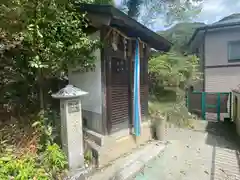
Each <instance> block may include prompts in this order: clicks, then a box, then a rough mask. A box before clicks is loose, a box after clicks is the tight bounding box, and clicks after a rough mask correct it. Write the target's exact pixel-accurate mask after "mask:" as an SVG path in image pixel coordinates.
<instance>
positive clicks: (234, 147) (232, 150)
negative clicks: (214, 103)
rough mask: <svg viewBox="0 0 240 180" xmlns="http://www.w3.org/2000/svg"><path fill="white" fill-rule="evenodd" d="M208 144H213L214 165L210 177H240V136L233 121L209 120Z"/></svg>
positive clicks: (207, 129) (230, 179) (212, 178)
mask: <svg viewBox="0 0 240 180" xmlns="http://www.w3.org/2000/svg"><path fill="white" fill-rule="evenodd" d="M206 131H207V132H208V135H207V139H206V144H208V145H211V146H212V147H213V149H212V167H211V175H210V177H211V178H210V179H211V180H214V179H218V178H221V179H223V178H224V179H226V180H232V179H233V180H235V179H239V178H240V177H239V173H240V157H239V156H240V155H239V147H240V146H239V140H240V138H239V136H238V135H237V133H236V127H235V124H234V123H231V122H208V125H207V127H206Z"/></svg>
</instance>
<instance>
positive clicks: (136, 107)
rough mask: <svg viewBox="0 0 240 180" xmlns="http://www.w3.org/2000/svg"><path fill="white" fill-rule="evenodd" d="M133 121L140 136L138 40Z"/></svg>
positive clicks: (137, 45) (137, 46)
mask: <svg viewBox="0 0 240 180" xmlns="http://www.w3.org/2000/svg"><path fill="white" fill-rule="evenodd" d="M133 102H134V103H133V105H134V110H133V119H134V133H135V136H140V129H141V105H140V53H139V41H138V40H136V48H135V63H134V94H133Z"/></svg>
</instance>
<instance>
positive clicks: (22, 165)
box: [0, 114, 67, 180]
mask: <svg viewBox="0 0 240 180" xmlns="http://www.w3.org/2000/svg"><path fill="white" fill-rule="evenodd" d="M48 122H49V119H47V118H46V115H45V116H43V114H40V115H39V116H38V121H36V122H35V123H33V126H34V128H36V132H35V133H34V134H35V135H36V134H37V135H38V137H39V139H38V144H37V148H39V151H34V150H33V151H31V145H30V146H29V147H25V149H18V147H17V146H16V145H12V146H10V145H7V144H4V142H1V144H4V146H5V149H2V151H1V152H0V157H1V158H0V179H3V180H4V179H6V180H7V179H11V178H14V179H17V180H25V179H39V180H51V179H59V178H57V177H58V176H61V175H62V174H63V172H64V170H65V169H66V166H67V161H66V156H65V154H64V153H63V151H62V150H61V148H60V147H59V146H58V145H57V144H56V143H54V139H53V137H52V127H51V126H50V124H49V123H48Z"/></svg>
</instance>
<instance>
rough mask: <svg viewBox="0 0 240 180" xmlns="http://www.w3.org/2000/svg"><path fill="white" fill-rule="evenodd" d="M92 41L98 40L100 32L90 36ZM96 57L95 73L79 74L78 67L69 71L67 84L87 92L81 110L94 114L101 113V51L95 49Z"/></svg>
mask: <svg viewBox="0 0 240 180" xmlns="http://www.w3.org/2000/svg"><path fill="white" fill-rule="evenodd" d="M91 38H92V39H97V38H100V31H97V32H95V33H94V34H92V35H91ZM94 55H95V57H96V61H95V65H96V68H95V71H93V72H79V71H78V69H79V67H75V68H70V69H69V83H70V84H72V85H74V86H76V87H78V88H80V89H82V90H84V91H86V92H88V93H89V94H88V95H86V96H83V97H82V109H83V110H86V111H90V112H94V113H98V114H101V113H102V96H101V51H100V49H97V50H96V51H95V52H94Z"/></svg>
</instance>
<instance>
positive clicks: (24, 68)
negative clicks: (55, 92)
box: [0, 0, 100, 110]
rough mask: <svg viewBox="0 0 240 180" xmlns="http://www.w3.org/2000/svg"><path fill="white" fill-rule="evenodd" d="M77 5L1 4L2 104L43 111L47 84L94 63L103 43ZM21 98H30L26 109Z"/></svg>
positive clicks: (18, 0)
mask: <svg viewBox="0 0 240 180" xmlns="http://www.w3.org/2000/svg"><path fill="white" fill-rule="evenodd" d="M78 2H91V1H87V0H80V1H78ZM74 3H75V1H73V0H70V1H67V0H3V1H1V5H0V44H1V47H0V57H1V58H0V72H1V83H0V101H1V104H4V105H6V106H8V107H11V104H13V105H15V107H16V108H18V109H20V108H22V109H24V108H25V109H27V108H26V107H34V110H36V109H35V106H32V105H33V104H34V102H37V103H36V104H38V110H39V101H40V105H41V107H40V108H41V109H42V108H44V107H43V104H44V102H43V101H44V99H45V98H44V96H46V94H47V89H46V86H45V85H44V84H45V82H46V81H47V80H49V79H51V78H61V77H63V76H65V75H66V71H67V67H68V66H75V65H76V64H78V65H82V66H83V67H86V66H92V65H93V64H94V57H93V54H92V52H93V51H94V50H95V49H96V48H98V47H99V45H100V43H99V41H98V40H97V39H94V40H91V39H90V38H89V37H88V34H86V33H85V29H86V28H87V27H88V24H87V21H86V14H83V13H80V12H78V10H77V9H75V7H74ZM21 96H24V98H23V99H25V101H26V99H28V102H27V103H26V104H25V103H21V102H20V99H21V98H20V97H21ZM17 102H18V103H17ZM16 104H19V105H18V106H20V107H18V106H17V105H16ZM21 104H23V106H24V107H21ZM15 107H14V108H15ZM14 108H12V109H14Z"/></svg>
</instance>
